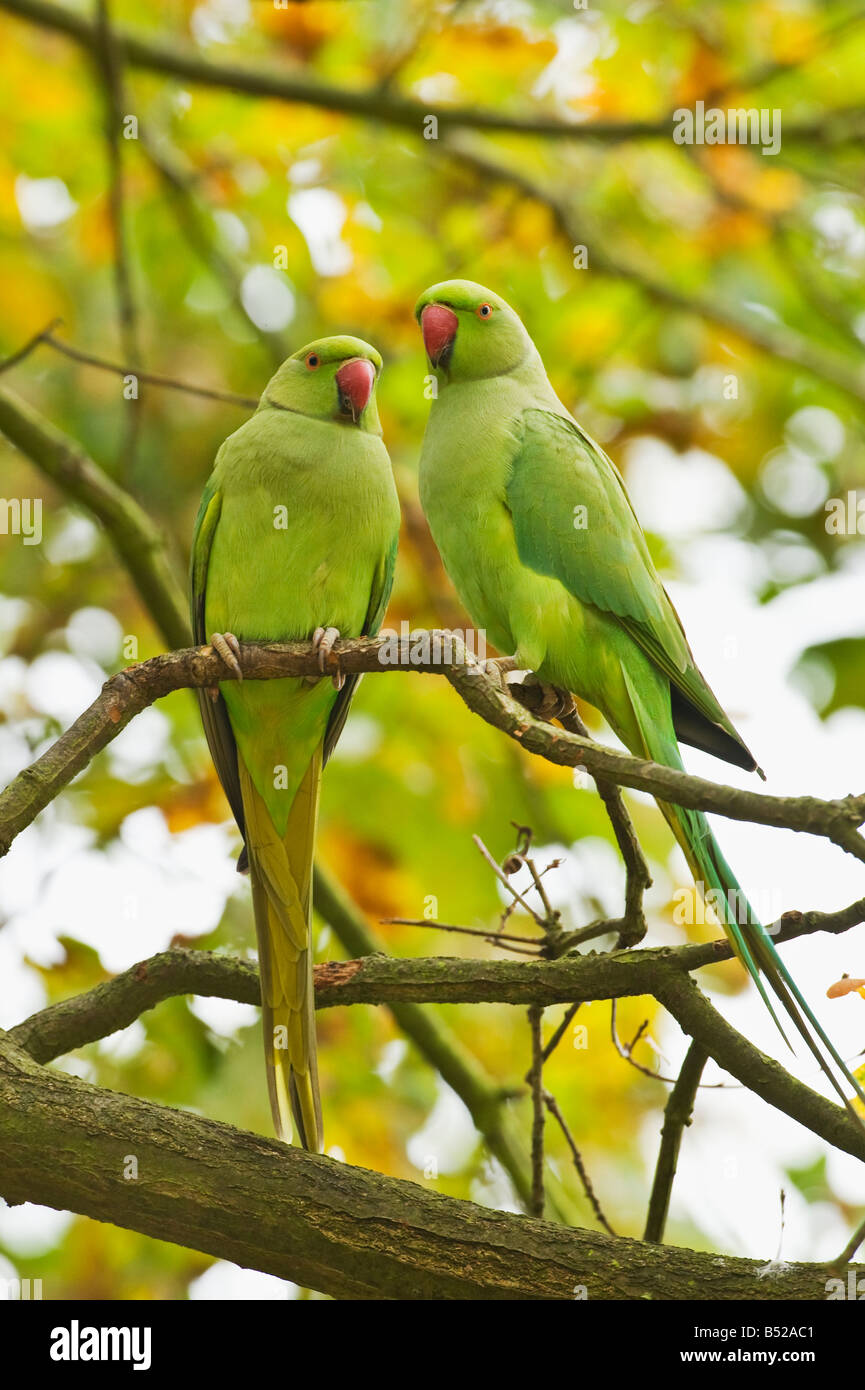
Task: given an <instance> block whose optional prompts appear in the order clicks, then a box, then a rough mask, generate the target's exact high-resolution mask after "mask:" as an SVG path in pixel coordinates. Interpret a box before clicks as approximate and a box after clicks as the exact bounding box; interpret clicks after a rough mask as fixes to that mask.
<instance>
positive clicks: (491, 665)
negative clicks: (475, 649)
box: [484, 656, 520, 690]
mask: <svg viewBox="0 0 865 1390" xmlns="http://www.w3.org/2000/svg"><path fill="white" fill-rule="evenodd" d="M519 669H520V668H519V666H518V665H517V658H516V657H515V656H490V657H487V659H486V661H485V662H484V673H485V675H487V676H492V678H493V680H494V681H495V682H496V684H497V685H500V686H501V687H502V690H506V689H507V681H506V680H505V676H506V675H508V674H509V672H511V671H518V670H519Z"/></svg>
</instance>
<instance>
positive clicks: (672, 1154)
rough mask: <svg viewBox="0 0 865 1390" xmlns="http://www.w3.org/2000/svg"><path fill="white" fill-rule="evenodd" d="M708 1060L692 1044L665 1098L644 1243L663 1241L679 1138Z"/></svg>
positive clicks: (695, 1043) (689, 1117) (695, 1042)
mask: <svg viewBox="0 0 865 1390" xmlns="http://www.w3.org/2000/svg"><path fill="white" fill-rule="evenodd" d="M707 1059H708V1054H707V1052H706V1051H705V1049H704V1048H703V1047H702V1045H701V1044H700V1043H698V1042H697V1041H696V1040H695V1041H694V1042H692V1043H691V1046H690V1047H689V1048H688V1051H687V1054H686V1056H685V1060H684V1062H683V1063H682V1069H681V1071H680V1072H679V1076H678V1079H677V1081H676V1084H675V1085H674V1087H673V1089H672V1091H671V1092H670V1094H669V1096H668V1097H667V1104H666V1106H665V1108H664V1124H663V1126H662V1129H661V1147H660V1149H659V1151H658V1162H657V1165H656V1167H655V1179H654V1182H653V1183H652V1195H651V1197H650V1199H649V1211H648V1215H647V1217H646V1230H645V1234H644V1236H643V1239H644V1240H648V1241H652V1242H655V1243H659V1242H660V1241H662V1240H663V1239H664V1228H665V1226H666V1224H667V1213H668V1211H669V1209H670V1197H671V1195H672V1191H673V1182H674V1180H675V1177H676V1168H677V1166H678V1162H679V1150H680V1148H681V1146H682V1135H683V1133H684V1131H685V1129H686V1128H687V1127H688V1125H689V1124H690V1123H691V1116H692V1113H693V1110H694V1100H695V1099H696V1095H697V1090H698V1088H699V1085H700V1077H701V1076H702V1075H703V1068H704V1066H705V1065H706V1061H707Z"/></svg>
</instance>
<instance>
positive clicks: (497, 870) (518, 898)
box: [472, 835, 544, 929]
mask: <svg viewBox="0 0 865 1390" xmlns="http://www.w3.org/2000/svg"><path fill="white" fill-rule="evenodd" d="M472 840H473V841H474V843H475V845H476V846H477V849H478V851H479V852H480V854H481V855H482V856H483V858H484V859H485V860H486V861H487V863H488V864H489V866H490V868H491V869H492V871H493V873H494V874H495V876H496V878H497V879H498V880H499V881H500V882H501V883H503V884H504V886H505V888H507V890H508V892H509V893H510V894H512V896H513V898H514V901H515V902H518V903H519V904H520V906H521V907H524V908H525V910H526V912H527V913H528V914H529V916H530V917H533V918H534V920H535V921H536V922H537V924H538V926H539V927H541V928H542V929H543V927H544V921H543V918H542V917H539V916H538V914H537V912H535V909H534V908H533V907H531V906H530V905H529V904H528V903H527V902H526V900H525V898H524V897H523V895H522V893H518V892H517V890H516V888H515V887H514V885H513V884H512V883H511V881H510V879H509V878H508V876H507V874H506V873H505V871H504V869H503V868H502V867H501V865H500V864H497V863H496V861H495V859H494V858H493V856H492V855H491V854H490V852H489V850H488V849H487V847H486V845H485V844H484V842H483V840H482V839H481V837H480V835H473V836H472Z"/></svg>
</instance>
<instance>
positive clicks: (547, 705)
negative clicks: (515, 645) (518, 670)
mask: <svg viewBox="0 0 865 1390" xmlns="http://www.w3.org/2000/svg"><path fill="white" fill-rule="evenodd" d="M509 689H510V692H511V694H512V695H513V696H514V698H515V699H517V700H519V702H520V704H521V705H525V707H526V709H528V710H531V712H532V714H533V715H535V717H536V718H537V719H546V720H547V721H548V722H549V720H551V719H564V718H565V716H566V715H569V714H573V712H574V709H575V708H576V706H575V705H574V701H573V697H572V696H571V694H570V692H569V691H567V690H560V689H559V687H558V686H557V685H547V683H546V681H542V680H540V679H539V678H538V677H537V676H536V675H535V673H534V671H530V672H529V674H528V675H527V676H526V677H525V679H524V680H521V681H516V682H515V683H514V684H512V685H511V686H510V687H509Z"/></svg>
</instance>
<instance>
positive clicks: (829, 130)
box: [0, 0, 861, 144]
mask: <svg viewBox="0 0 865 1390" xmlns="http://www.w3.org/2000/svg"><path fill="white" fill-rule="evenodd" d="M0 9H4V10H7V11H8V12H9V13H10V14H14V15H17V16H18V17H19V18H21V19H26V20H28V21H30V22H31V23H34V24H37V25H39V26H40V27H41V28H44V29H54V30H56V31H57V32H59V33H63V34H65V35H66V36H67V37H68V38H70V39H73V40H74V41H75V42H76V43H77V44H79V45H80V46H81V47H83V48H85V49H88V50H90V49H92V48H93V47H94V45H95V43H96V41H97V39H96V30H95V26H94V25H93V23H92V22H91V21H90V20H88V19H86V18H84V17H83V16H81V15H79V14H77V13H76V12H74V11H73V10H71V9H67V8H66V6H64V5H55V4H52V3H50V0H0ZM114 36H115V44H116V47H117V52H118V55H119V56H120V58H121V59H122V60H123V62H125V63H127V64H129V65H131V66H132V67H139V68H144V69H145V70H147V71H150V72H160V73H164V74H165V75H166V76H168V77H176V78H178V79H180V80H182V81H183V82H191V83H194V84H197V85H199V86H203V87H216V88H222V89H225V90H228V91H232V92H236V93H238V94H239V95H241V96H254V97H271V98H273V99H275V100H277V101H285V102H289V103H290V104H292V105H302V106H314V107H318V108H320V109H321V110H324V111H334V112H337V113H339V114H342V115H347V116H357V117H361V118H362V119H364V120H367V121H382V122H384V123H385V124H387V125H393V126H397V127H402V128H403V129H408V130H413V131H414V132H415V133H416V134H418V135H421V134H422V133H423V129H424V122H425V121H426V120H427V118H428V117H429V116H435V118H436V120H437V121H438V124H439V129H440V131H442V132H444V131H447V130H451V129H460V128H465V129H471V130H482V131H499V132H502V133H510V134H512V135H528V136H545V137H548V138H551V139H556V140H598V141H602V142H604V143H610V144H617V143H619V142H621V141H623V140H642V139H651V138H663V139H669V138H671V136H672V131H673V119H674V118H673V115H672V113H671V114H669V115H666V116H663V117H661V118H660V119H658V120H612V121H611V120H606V121H605V120H594V121H572V122H571V121H562V120H560V119H558V118H557V117H555V116H546V115H526V114H521V113H514V114H511V113H509V112H503V111H494V110H488V109H484V108H480V109H479V108H477V107H474V106H468V107H467V106H456V105H454V106H428V105H425V104H424V103H423V102H420V101H416V100H414V99H413V98H411V97H404V96H399V95H396V94H394V93H391V92H389V91H382V90H381V89H380V88H379V87H378V86H377V85H373V86H372V87H367V88H365V89H361V90H357V89H352V88H344V87H334V86H332V85H330V84H327V83H324V82H319V81H310V80H309V79H306V80H303V79H300V78H298V77H294V76H286V74H285V73H282V72H278V71H276V70H275V69H273V68H266V67H253V66H251V65H249V64H245V65H240V64H235V63H225V62H216V61H214V60H213V59H210V58H204V57H202V56H201V55H200V54H198V53H196V52H195V50H194V49H192V48H191V47H190V45H189V44H188V43H187V42H185V41H184V40H182V39H178V37H177V36H173V37H172V38H171V39H170V40H168V41H165V40H160V39H155V38H153V37H151V36H150V35H145V34H143V33H140V32H135V31H133V30H131V29H126V28H121V27H120V26H117V27H116V28H115V30H114ZM860 133H861V111H860V110H859V108H858V107H853V108H851V109H850V110H841V111H834V112H832V113H830V115H829V116H828V117H826V118H823V119H816V120H814V119H802V120H798V121H788V122H787V123H786V124H785V128H784V136H785V139H787V140H799V141H805V142H815V143H827V144H834V143H843V142H846V141H850V140H855V139H856V138H857V136H858V135H859V134H860Z"/></svg>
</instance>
